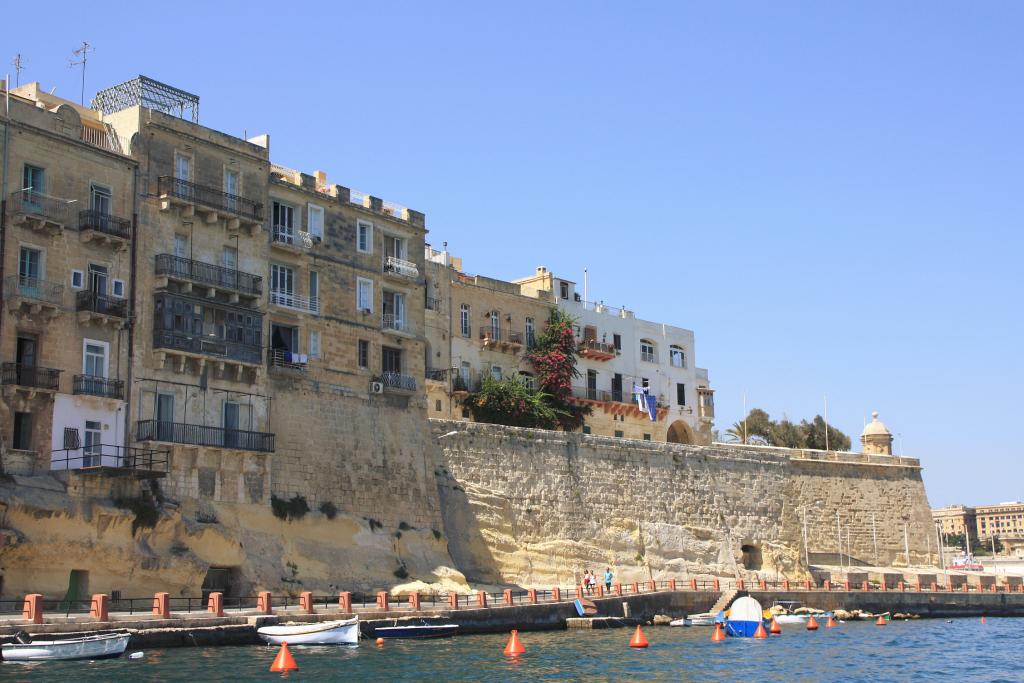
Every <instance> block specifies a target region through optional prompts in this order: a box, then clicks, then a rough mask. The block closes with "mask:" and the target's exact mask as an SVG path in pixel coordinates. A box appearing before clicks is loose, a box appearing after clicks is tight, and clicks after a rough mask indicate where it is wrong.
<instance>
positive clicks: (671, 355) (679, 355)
mask: <svg viewBox="0 0 1024 683" xmlns="http://www.w3.org/2000/svg"><path fill="white" fill-rule="evenodd" d="M668 361H669V363H671V364H672V367H674V368H685V367H686V352H685V351H683V347H681V346H676V345H675V344H673V345H672V346H670V347H668Z"/></svg>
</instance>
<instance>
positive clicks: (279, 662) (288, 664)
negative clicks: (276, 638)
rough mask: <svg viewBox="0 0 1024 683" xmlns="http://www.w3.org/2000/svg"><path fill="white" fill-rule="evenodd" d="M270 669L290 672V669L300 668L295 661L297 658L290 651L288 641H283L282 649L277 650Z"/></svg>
mask: <svg viewBox="0 0 1024 683" xmlns="http://www.w3.org/2000/svg"><path fill="white" fill-rule="evenodd" d="M270 670H271V671H273V672H274V673H288V672H289V671H298V670H299V665H298V664H296V663H295V658H294V657H292V653H291V652H289V651H288V643H281V649H280V650H278V651H277V656H276V657H274V663H273V664H271V665H270Z"/></svg>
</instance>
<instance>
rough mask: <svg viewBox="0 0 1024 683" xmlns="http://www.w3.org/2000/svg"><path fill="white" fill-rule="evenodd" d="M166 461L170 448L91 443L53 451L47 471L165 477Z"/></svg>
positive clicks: (152, 477) (168, 458)
mask: <svg viewBox="0 0 1024 683" xmlns="http://www.w3.org/2000/svg"><path fill="white" fill-rule="evenodd" d="M169 462H170V451H167V450H161V449H155V448H138V447H136V446H113V445H108V444H93V445H90V446H83V447H81V448H67V449H62V450H58V451H53V452H52V453H51V455H50V470H51V471H54V470H63V471H75V472H78V473H79V474H99V475H107V476H113V477H134V478H136V479H158V478H160V477H164V476H167V466H168V464H169Z"/></svg>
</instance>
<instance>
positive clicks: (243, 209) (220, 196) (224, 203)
mask: <svg viewBox="0 0 1024 683" xmlns="http://www.w3.org/2000/svg"><path fill="white" fill-rule="evenodd" d="M157 188H158V190H157V191H158V192H159V194H160V196H162V197H163V196H167V197H175V198H177V199H181V200H182V201H186V202H189V203H192V204H202V205H203V206H208V207H210V208H211V209H215V210H217V211H223V212H225V213H230V214H234V215H236V216H240V217H242V218H245V219H247V220H251V221H262V220H263V204H261V203H260V202H257V201H254V200H252V199H248V198H246V197H239V196H238V195H234V194H231V193H229V192H224V191H222V190H218V189H217V188H215V187H210V186H208V185H200V184H199V183H193V182H191V181H188V180H182V179H180V178H174V177H172V176H169V175H163V176H160V178H159V180H158V181H157Z"/></svg>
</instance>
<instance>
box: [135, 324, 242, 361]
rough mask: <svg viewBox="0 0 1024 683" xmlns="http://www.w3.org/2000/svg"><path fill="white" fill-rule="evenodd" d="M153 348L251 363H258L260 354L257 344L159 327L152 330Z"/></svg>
mask: <svg viewBox="0 0 1024 683" xmlns="http://www.w3.org/2000/svg"><path fill="white" fill-rule="evenodd" d="M153 348H155V349H172V350H175V351H185V352H187V353H196V354H201V355H204V356H216V357H218V358H227V359H228V360H233V361H238V362H240V363H251V364H253V365H259V363H260V356H261V354H262V350H261V349H260V347H259V346H251V345H249V344H242V343H239V342H234V341H227V340H225V339H218V338H216V337H204V336H202V335H192V334H184V333H182V332H174V331H172V330H160V329H154V330H153Z"/></svg>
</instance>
